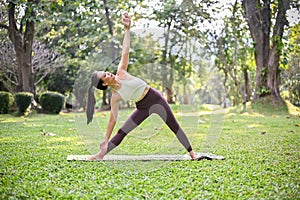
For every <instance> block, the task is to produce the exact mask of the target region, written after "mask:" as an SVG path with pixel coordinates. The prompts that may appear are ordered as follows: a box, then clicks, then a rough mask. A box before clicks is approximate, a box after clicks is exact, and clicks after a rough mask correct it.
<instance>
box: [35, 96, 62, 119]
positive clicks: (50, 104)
mask: <svg viewBox="0 0 300 200" xmlns="http://www.w3.org/2000/svg"><path fill="white" fill-rule="evenodd" d="M39 103H40V105H41V106H42V108H43V109H44V111H46V112H47V113H51V114H59V113H60V111H61V110H62V109H63V106H64V103H65V96H64V95H62V94H60V93H58V92H44V93H42V94H41V95H40V97H39Z"/></svg>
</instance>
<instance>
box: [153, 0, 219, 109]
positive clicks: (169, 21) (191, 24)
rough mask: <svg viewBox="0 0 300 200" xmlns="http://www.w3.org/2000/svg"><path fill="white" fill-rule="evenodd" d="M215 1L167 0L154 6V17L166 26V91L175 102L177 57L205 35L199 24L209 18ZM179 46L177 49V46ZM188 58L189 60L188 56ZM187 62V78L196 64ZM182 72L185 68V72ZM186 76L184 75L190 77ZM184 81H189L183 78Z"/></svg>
mask: <svg viewBox="0 0 300 200" xmlns="http://www.w3.org/2000/svg"><path fill="white" fill-rule="evenodd" d="M212 2H213V1H210V0H208V1H205V2H197V1H193V0H186V1H182V2H181V4H178V2H177V1H175V0H172V1H163V2H160V3H158V5H155V6H154V12H153V14H154V16H155V17H154V19H155V20H157V21H158V22H159V26H160V27H162V28H164V31H165V35H164V44H163V47H162V58H161V65H162V70H161V72H162V79H161V80H162V86H163V90H165V91H166V94H167V101H168V102H169V103H174V101H173V92H172V87H173V83H174V73H175V70H174V68H175V65H176V63H175V60H176V59H174V58H176V57H177V58H178V54H180V53H182V54H184V55H185V56H190V55H187V48H186V47H191V45H189V43H190V42H191V41H192V40H193V39H195V40H197V39H199V40H200V38H201V37H202V35H203V33H202V31H201V28H200V27H199V26H198V24H199V23H200V22H203V21H204V19H209V18H210V15H209V14H208V13H207V9H206V8H207V7H208V6H210V5H211V4H212ZM176 48H177V49H178V50H177V51H176V52H175V50H174V49H176ZM186 60H188V59H187V58H186ZM189 62H190V63H187V65H186V66H185V67H187V69H186V70H184V74H185V76H186V77H190V75H191V73H192V68H193V65H192V64H191V60H189ZM178 69H182V68H179V67H178ZM181 72H182V71H181ZM186 77H184V78H186ZM182 83H183V84H185V85H186V82H185V81H184V80H183V81H182Z"/></svg>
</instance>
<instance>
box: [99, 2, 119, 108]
mask: <svg viewBox="0 0 300 200" xmlns="http://www.w3.org/2000/svg"><path fill="white" fill-rule="evenodd" d="M103 4H104V9H105V16H106V21H107V25H108V30H109V34H110V35H111V36H112V38H113V37H114V29H113V22H112V21H111V19H110V13H109V8H108V5H107V2H106V0H103ZM116 55H117V52H116V50H115V45H114V43H113V41H112V43H111V58H112V60H114V59H116ZM110 97H111V94H108V92H107V91H105V90H103V95H102V105H101V107H102V108H104V107H107V105H110V102H109V103H107V99H108V101H110Z"/></svg>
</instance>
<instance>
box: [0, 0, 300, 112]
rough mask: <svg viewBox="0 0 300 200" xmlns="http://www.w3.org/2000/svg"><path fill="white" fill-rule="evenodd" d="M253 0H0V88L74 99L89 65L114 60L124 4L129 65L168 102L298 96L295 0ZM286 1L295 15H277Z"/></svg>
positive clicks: (80, 101) (105, 100)
mask: <svg viewBox="0 0 300 200" xmlns="http://www.w3.org/2000/svg"><path fill="white" fill-rule="evenodd" d="M256 3H257V1H251V0H244V1H225V2H224V1H222V2H220V1H215V0H205V1H194V0H187V1H175V0H169V1H145V0H132V1H127V2H125V1H117V0H112V1H107V0H81V1H76V0H68V1H62V0H53V1H48V0H28V1H25V0H7V1H6V2H0V38H1V40H0V51H1V55H0V89H1V90H3V91H10V92H12V93H15V92H20V91H26V92H31V93H33V94H36V93H41V92H44V91H48V90H49V91H57V92H59V93H62V94H64V95H65V96H67V97H68V101H69V103H72V104H76V106H77V107H79V108H80V107H81V108H84V107H85V101H86V88H87V87H88V85H89V84H90V74H91V73H92V71H94V70H106V69H107V70H109V71H111V72H114V71H115V70H116V68H117V65H118V61H119V57H120V52H121V44H122V39H123V35H122V34H123V27H122V25H121V21H120V20H121V15H122V13H123V12H124V11H128V12H129V13H130V14H131V17H132V20H133V26H132V29H131V30H132V40H131V54H130V66H129V68H128V69H129V72H130V73H132V74H133V75H136V76H139V77H141V78H143V79H145V80H146V81H147V82H148V83H149V84H150V85H152V86H153V87H156V88H157V89H159V90H160V91H161V92H162V93H163V94H164V95H165V96H166V98H167V100H168V102H169V103H186V104H187V103H189V104H191V103H197V104H198V103H213V104H224V102H225V101H228V100H230V102H231V104H232V105H237V104H240V103H244V104H245V103H246V102H248V101H254V102H256V101H260V100H267V101H268V102H270V103H275V104H280V103H281V102H282V101H281V99H282V98H284V99H288V100H289V101H291V102H292V103H294V104H300V78H299V77H300V72H299V68H300V67H299V58H300V52H299V19H298V18H297V16H299V3H298V2H297V1H292V0H291V1H281V0H278V1H274V2H270V1H267V0H266V1H262V3H261V4H257V5H256ZM290 10H292V11H293V12H294V13H296V15H294V16H296V17H294V18H286V16H287V12H289V11H290ZM297 13H298V14H297ZM251 16H255V19H252V18H251ZM288 19H289V21H288ZM251 20H252V21H251ZM259 34H262V35H259ZM260 36H264V37H260ZM97 95H99V96H101V97H102V98H97V99H99V102H98V103H97V106H98V107H102V108H105V107H106V106H107V105H108V104H109V96H110V91H107V92H99V93H98V94H97Z"/></svg>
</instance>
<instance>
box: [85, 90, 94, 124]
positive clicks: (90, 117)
mask: <svg viewBox="0 0 300 200" xmlns="http://www.w3.org/2000/svg"><path fill="white" fill-rule="evenodd" d="M94 90H95V89H94V86H93V85H90V87H89V89H88V101H87V107H86V117H87V124H89V123H90V122H91V121H92V120H93V115H94V112H95V104H96V98H95V95H94Z"/></svg>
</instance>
